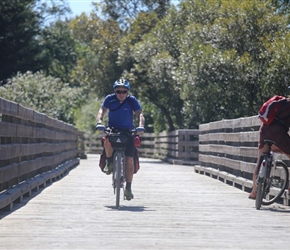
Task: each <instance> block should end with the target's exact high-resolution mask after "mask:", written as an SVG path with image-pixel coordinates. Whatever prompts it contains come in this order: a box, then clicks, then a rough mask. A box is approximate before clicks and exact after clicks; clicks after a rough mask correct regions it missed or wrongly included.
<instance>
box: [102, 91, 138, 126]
mask: <svg viewBox="0 0 290 250" xmlns="http://www.w3.org/2000/svg"><path fill="white" fill-rule="evenodd" d="M124 102H125V103H124V104H123V105H122V107H121V108H118V109H117V110H114V109H116V108H117V107H118V106H119V105H120V104H121V103H120V101H119V100H118V98H117V96H116V94H110V95H107V96H106V97H105V99H104V101H103V103H102V107H104V108H106V109H108V110H109V114H108V117H109V121H108V126H109V127H114V128H118V129H133V128H135V126H134V123H133V119H134V111H137V110H142V108H141V105H140V103H139V102H138V100H137V99H136V97H135V96H132V95H129V96H127V99H126V101H125V100H124ZM113 110H114V111H113Z"/></svg>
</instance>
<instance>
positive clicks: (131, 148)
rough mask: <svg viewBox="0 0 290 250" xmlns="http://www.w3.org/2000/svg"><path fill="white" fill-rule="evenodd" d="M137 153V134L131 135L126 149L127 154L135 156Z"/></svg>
mask: <svg viewBox="0 0 290 250" xmlns="http://www.w3.org/2000/svg"><path fill="white" fill-rule="evenodd" d="M134 153H135V136H134V135H130V136H129V137H128V142H127V145H126V149H125V156H129V157H134Z"/></svg>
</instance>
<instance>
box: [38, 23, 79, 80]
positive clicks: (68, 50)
mask: <svg viewBox="0 0 290 250" xmlns="http://www.w3.org/2000/svg"><path fill="white" fill-rule="evenodd" d="M39 43H40V44H41V45H42V46H43V48H42V51H41V54H40V55H39V57H40V58H41V59H42V61H43V62H44V63H43V68H44V69H43V71H44V72H45V73H46V75H50V76H53V77H57V78H60V79H61V80H62V82H69V81H70V77H71V72H72V70H73V68H74V67H75V65H76V63H77V52H76V46H77V45H76V41H75V40H74V38H73V37H72V35H71V32H70V30H69V28H68V23H67V22H62V21H57V22H55V23H51V24H50V25H49V26H47V27H45V28H44V29H43V31H42V36H41V37H40V38H39Z"/></svg>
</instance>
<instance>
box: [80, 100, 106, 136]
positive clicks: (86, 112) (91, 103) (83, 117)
mask: <svg viewBox="0 0 290 250" xmlns="http://www.w3.org/2000/svg"><path fill="white" fill-rule="evenodd" d="M100 106H101V101H99V100H98V99H97V98H96V97H95V95H90V97H89V98H88V100H87V102H86V103H85V104H84V105H82V106H81V107H80V108H79V109H78V110H77V111H76V113H75V125H76V127H77V128H78V129H79V130H80V131H86V132H90V133H92V134H93V133H95V126H96V120H97V118H96V117H97V114H98V111H99V108H100ZM104 121H105V120H104Z"/></svg>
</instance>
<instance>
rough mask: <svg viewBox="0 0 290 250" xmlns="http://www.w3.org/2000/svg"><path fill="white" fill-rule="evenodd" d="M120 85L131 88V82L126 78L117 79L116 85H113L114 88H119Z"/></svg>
mask: <svg viewBox="0 0 290 250" xmlns="http://www.w3.org/2000/svg"><path fill="white" fill-rule="evenodd" d="M118 87H124V88H126V89H128V90H130V83H129V82H128V81H127V80H125V79H119V80H117V81H115V83H114V85H113V88H114V89H115V88H118Z"/></svg>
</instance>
